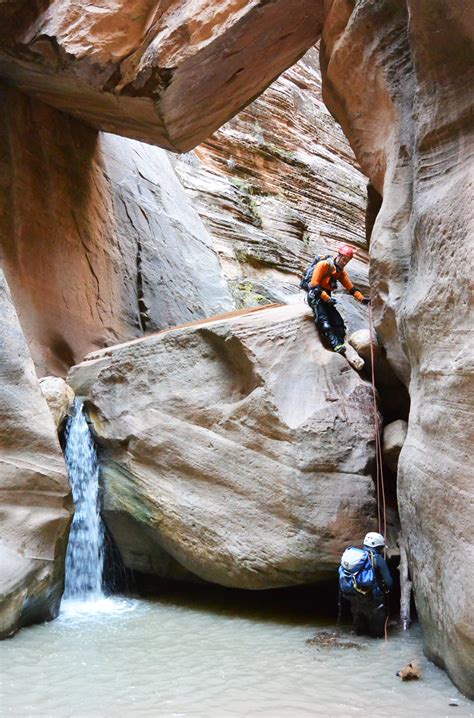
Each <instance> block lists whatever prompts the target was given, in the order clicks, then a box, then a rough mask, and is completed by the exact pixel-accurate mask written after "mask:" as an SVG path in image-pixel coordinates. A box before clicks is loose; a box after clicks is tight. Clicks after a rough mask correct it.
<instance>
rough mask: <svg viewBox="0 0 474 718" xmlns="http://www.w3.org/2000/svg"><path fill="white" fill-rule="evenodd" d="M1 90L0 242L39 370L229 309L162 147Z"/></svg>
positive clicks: (60, 371)
mask: <svg viewBox="0 0 474 718" xmlns="http://www.w3.org/2000/svg"><path fill="white" fill-rule="evenodd" d="M3 92H4V100H5V101H4V102H3V103H1V105H0V130H1V131H0V214H1V216H2V222H3V225H2V231H1V232H0V250H1V253H2V265H3V269H4V271H5V275H6V277H7V279H8V282H9V285H10V289H11V292H12V296H13V299H14V302H15V307H16V310H17V312H18V315H19V318H20V321H21V324H22V327H23V331H24V332H25V335H26V338H27V340H28V343H29V346H30V350H31V353H32V356H33V360H34V361H35V365H36V368H37V371H38V373H39V374H40V375H45V374H56V375H59V376H61V375H64V374H65V373H66V372H67V370H68V369H69V367H70V366H71V364H75V363H77V362H78V361H81V359H82V358H83V357H84V355H85V354H86V353H87V352H89V351H92V350H93V349H97V348H101V347H104V346H107V345H109V344H116V343H117V342H120V341H126V340H127V339H132V338H133V337H136V336H141V335H142V334H143V333H144V332H145V331H150V330H151V331H153V330H156V329H163V328H165V327H169V326H174V325H176V324H181V323H183V322H187V321H193V320H194V319H200V318H203V317H205V316H209V315H210V314H215V313H218V312H222V311H229V310H231V309H233V307H234V304H233V301H232V297H231V295H230V292H229V290H228V287H227V284H226V282H225V280H224V278H223V276H222V273H221V269H220V265H219V260H218V257H217V254H216V252H215V251H214V250H213V249H212V246H211V244H212V240H211V237H210V236H209V233H208V232H207V230H206V228H205V227H204V224H203V222H202V220H201V219H200V217H199V215H198V214H197V212H196V211H195V210H194V209H193V208H192V206H191V205H190V202H189V200H188V198H187V196H186V194H185V192H184V190H183V188H182V186H181V185H180V183H179V180H178V179H177V177H176V175H175V173H174V172H173V169H172V167H171V164H170V161H169V159H168V156H167V153H166V152H165V151H164V150H160V149H158V148H156V147H151V146H148V145H143V144H141V143H139V142H135V141H133V140H128V139H125V138H122V137H114V136H112V135H106V134H102V133H98V132H96V131H95V130H93V129H91V128H90V127H87V126H86V125H84V124H83V123H82V122H78V121H77V120H75V119H73V118H71V117H68V116H67V115H64V114H63V113H61V112H58V111H57V110H54V109H52V108H51V107H48V106H46V105H44V104H43V103H41V102H38V101H36V100H33V99H31V98H29V97H27V96H26V95H23V94H22V93H20V92H18V91H16V90H14V89H11V88H7V87H5V88H4V89H3ZM32 218H34V221H32Z"/></svg>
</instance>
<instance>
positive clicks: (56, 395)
mask: <svg viewBox="0 0 474 718" xmlns="http://www.w3.org/2000/svg"><path fill="white" fill-rule="evenodd" d="M39 385H40V389H41V392H42V394H43V396H44V398H45V399H46V401H47V402H48V406H49V409H50V411H51V414H52V415H53V419H54V423H55V424H56V428H57V429H59V428H60V426H61V424H62V423H63V421H64V419H65V418H66V416H67V415H68V412H69V409H70V408H71V406H72V405H73V403H74V396H75V395H74V391H73V390H72V389H71V387H70V386H69V385H68V384H66V382H65V381H64V379H62V378H61V377H59V376H45V377H43V378H42V379H40V380H39Z"/></svg>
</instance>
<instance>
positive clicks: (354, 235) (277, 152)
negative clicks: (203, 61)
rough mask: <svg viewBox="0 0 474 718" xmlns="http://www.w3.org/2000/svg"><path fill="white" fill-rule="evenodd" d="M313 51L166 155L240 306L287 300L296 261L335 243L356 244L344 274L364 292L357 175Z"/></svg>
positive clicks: (294, 287) (361, 191) (361, 194)
mask: <svg viewBox="0 0 474 718" xmlns="http://www.w3.org/2000/svg"><path fill="white" fill-rule="evenodd" d="M318 54H319V53H318V49H317V48H311V50H309V51H308V52H307V53H306V54H305V56H304V57H303V58H302V59H301V60H300V61H299V62H298V63H296V64H295V65H294V66H293V67H291V68H290V69H289V70H287V71H286V72H285V73H284V74H283V75H282V76H281V77H279V78H278V80H276V81H275V82H274V83H273V84H272V85H271V86H270V87H269V88H267V90H265V92H264V93H262V95H260V97H259V98H257V100H255V101H254V102H252V104H250V105H249V106H248V107H247V108H246V109H245V110H243V111H242V112H240V113H239V114H238V115H236V117H234V118H233V119H232V120H230V121H229V122H227V123H226V124H225V125H224V126H223V127H222V128H221V129H219V130H218V131H217V132H216V133H215V134H214V135H213V137H212V138H210V139H209V140H208V141H207V142H205V143H204V144H202V145H199V146H198V147H197V148H196V149H195V150H194V151H193V152H189V153H187V154H185V155H181V156H179V157H178V158H177V159H176V161H175V168H176V171H177V173H178V175H179V177H180V178H181V180H182V182H183V184H184V187H185V188H186V190H187V191H188V193H189V196H190V198H191V199H192V203H193V206H194V207H195V208H196V209H197V210H198V212H199V214H200V216H201V217H202V219H203V221H204V223H205V224H206V227H207V228H208V230H209V232H210V234H211V236H212V238H213V243H214V247H215V248H216V249H217V251H218V252H219V256H220V260H221V266H222V269H223V271H224V273H225V275H226V277H227V279H228V282H229V285H230V287H231V289H232V291H233V293H234V297H235V301H236V302H237V303H238V304H239V305H241V306H248V305H250V304H255V303H264V302H265V301H267V302H268V301H292V300H293V299H294V296H295V294H298V291H299V290H298V283H299V275H300V274H301V271H302V268H303V267H305V266H306V265H307V264H309V262H310V261H311V260H312V258H313V257H314V255H315V254H318V253H319V254H324V253H327V252H335V250H336V248H337V246H338V245H339V244H340V243H341V242H346V243H349V244H351V245H352V246H353V247H354V248H356V249H357V253H356V258H355V259H354V261H353V262H352V263H351V267H350V272H351V276H352V277H353V278H354V281H355V282H356V283H357V284H359V285H360V286H361V287H362V288H363V290H365V291H367V290H368V278H367V260H368V256H367V252H366V238H365V231H364V220H365V207H366V179H365V178H364V177H363V175H362V174H361V172H360V170H359V168H358V167H357V166H356V162H355V159H354V155H353V153H352V150H351V149H350V147H349V145H348V143H347V140H346V138H345V137H344V135H343V133H342V131H341V129H340V127H339V126H338V125H337V124H336V123H335V122H334V120H333V118H332V117H331V115H330V114H329V112H328V111H327V109H326V107H325V106H324V103H323V101H322V96H321V74H320V69H319V58H318ZM352 305H353V306H352V311H353V314H354V317H353V319H354V320H355V321H357V319H356V315H357V313H358V312H359V314H360V319H359V322H362V321H363V317H364V316H365V317H366V315H367V312H366V310H363V309H362V308H361V307H360V305H357V304H355V303H352ZM349 306H350V304H349Z"/></svg>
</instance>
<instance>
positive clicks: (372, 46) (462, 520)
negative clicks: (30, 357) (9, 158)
mask: <svg viewBox="0 0 474 718" xmlns="http://www.w3.org/2000/svg"><path fill="white" fill-rule="evenodd" d="M191 4H192V13H191V10H190V8H191ZM95 6H96V7H99V8H100V10H101V11H100V12H98V13H97V12H96V13H93V12H92V6H89V5H85V7H83V8H82V9H81V15H78V14H77V6H76V5H74V4H70V3H67V4H66V3H64V1H63V0H55V1H54V2H51V3H49V4H48V3H46V4H41V7H40V6H39V3H33V4H25V3H24V2H21V0H18V1H17V2H14V3H7V4H5V3H2V5H1V10H0V17H1V18H2V20H3V22H2V24H1V25H2V33H1V36H0V46H1V52H0V74H1V75H2V76H4V77H5V78H7V80H8V81H9V82H10V83H13V84H16V85H17V86H18V88H20V89H22V90H24V91H26V92H29V93H31V94H33V95H35V96H36V97H37V98H40V99H42V100H44V101H46V102H48V103H50V104H52V105H54V106H56V107H57V108H59V109H62V110H64V111H66V112H68V113H71V114H75V115H76V117H79V118H82V119H83V120H86V121H87V122H88V123H89V124H91V125H93V126H94V127H95V128H100V129H108V130H112V131H114V132H118V133H121V134H124V135H127V136H130V137H135V138H139V139H146V140H147V141H153V142H157V143H158V144H161V145H162V146H164V147H165V148H171V149H178V150H189V149H191V148H192V147H194V146H195V145H196V144H198V143H199V142H201V141H202V140H204V139H205V138H206V137H207V136H208V135H209V133H211V132H212V131H213V130H215V129H216V128H217V127H218V126H219V125H220V124H222V122H223V121H224V120H226V119H228V118H229V117H230V116H231V115H233V114H234V113H235V112H236V111H237V109H239V108H241V107H243V106H244V105H245V104H246V103H247V102H249V101H250V99H251V98H253V97H255V96H256V95H257V94H259V93H260V92H261V91H262V89H263V88H264V87H266V86H267V85H268V84H269V82H270V81H271V80H272V79H273V78H274V77H275V76H276V75H277V74H278V73H279V72H281V70H283V69H284V68H285V67H287V66H289V65H290V64H291V63H292V62H294V61H295V60H296V59H298V58H299V57H300V56H301V55H302V53H303V52H304V51H305V50H306V49H307V48H309V47H310V46H311V45H312V44H314V42H315V41H316V40H317V38H318V35H319V32H320V30H321V28H322V23H323V17H322V14H323V11H324V15H325V17H324V30H323V37H322V45H321V58H322V68H323V93H324V98H325V102H326V103H327V105H328V107H329V109H330V110H331V112H332V113H333V114H334V116H335V117H336V118H337V119H338V120H339V121H340V123H341V125H342V127H343V129H344V132H345V134H346V135H347V137H348V138H349V141H350V143H351V146H352V148H353V149H354V151H355V154H356V157H357V159H358V161H359V163H360V165H361V168H362V170H363V171H364V173H365V174H366V175H367V176H368V177H369V178H370V181H371V189H370V195H369V199H370V202H369V207H368V210H369V211H368V215H367V221H368V226H370V227H372V225H373V230H372V234H371V238H370V255H371V275H370V284H371V295H372V298H373V300H374V314H375V320H376V324H377V330H378V333H379V336H380V339H381V341H382V342H383V344H384V346H385V348H386V350H387V353H388V357H389V360H390V362H391V363H392V366H393V367H394V368H395V369H396V371H397V373H398V375H399V377H400V378H401V379H403V381H404V382H405V384H406V385H407V386H408V388H409V391H410V396H411V412H410V417H409V422H408V432H407V439H406V442H405V445H404V447H403V449H402V452H401V455H400V459H399V468H398V474H399V476H398V481H399V505H400V512H401V519H402V529H403V533H404V534H405V538H406V539H407V542H408V549H409V555H410V563H411V568H412V573H413V580H414V586H415V591H416V600H417V606H418V610H419V615H420V618H421V621H422V624H423V627H424V629H425V631H424V634H425V648H426V651H427V653H428V655H429V656H430V657H431V658H432V659H433V660H435V661H436V662H437V663H439V664H441V665H443V666H445V667H446V669H447V670H448V672H449V673H450V675H451V676H452V678H453V679H454V680H455V682H456V683H457V685H459V686H460V687H461V688H462V689H463V690H464V691H465V692H466V693H471V694H472V686H473V685H474V677H473V674H472V671H473V668H472V660H471V658H470V657H471V656H472V655H473V654H474V636H473V621H472V607H471V604H472V601H470V597H471V595H472V593H473V583H474V576H473V570H474V569H473V566H474V561H473V545H472V530H471V527H470V523H471V518H470V517H471V516H472V470H471V469H470V468H469V466H472V462H471V461H470V456H469V455H468V453H467V451H466V447H468V446H469V445H470V442H471V443H472V438H474V437H473V436H472V433H473V423H472V418H471V417H472V405H473V397H472V359H471V357H472V333H471V332H470V331H469V328H470V314H469V311H470V304H471V294H470V292H471V287H470V281H469V278H470V268H471V267H472V243H470V244H468V242H467V238H468V237H469V236H472V225H473V219H472V201H471V199H472V174H471V170H470V164H469V158H470V155H471V153H472V147H473V141H472V114H471V107H472V91H471V88H472V86H473V83H472V80H473V77H472V66H470V67H469V66H468V58H470V57H471V56H472V55H473V47H472V28H473V27H474V18H473V12H474V9H473V6H472V3H470V2H468V0H452V1H450V2H447V0H381V1H380V2H377V3H374V2H371V1H369V0H356V2H354V1H353V0H351V1H349V0H326V1H325V2H317V3H315V2H310V0H306V1H303V0H292V1H291V2H289V1H287V0H285V1H284V0H280V1H278V0H276V1H275V2H266V1H264V0H262V1H260V2H256V1H251V0H248V2H241V1H239V2H238V1H237V0H227V1H226V2H225V3H224V4H223V5H222V4H219V7H216V4H215V3H210V2H208V1H206V0H198V2H197V3H196V2H193V3H191V0H175V2H172V1H171V2H167V3H165V4H162V3H160V4H159V5H158V4H157V3H153V2H151V3H147V4H146V6H145V4H144V3H143V2H140V0H136V2H135V3H134V4H133V8H132V9H131V11H130V12H126V11H124V9H123V8H124V3H123V2H118V3H117V4H116V5H114V7H113V8H110V6H109V5H108V4H106V3H105V2H104V3H99V4H98V5H97V3H96V4H95ZM190 18H192V20H190ZM119 20H120V22H118V21H119ZM45 112H46V110H45ZM47 112H50V110H48V111H47ZM57 116H59V113H58V115H57ZM55 117H56V115H55ZM61 117H62V115H61ZM70 122H72V120H71V121H70ZM289 124H291V122H289ZM80 127H81V128H84V127H85V126H83V125H82V124H81V125H80ZM254 129H255V128H254ZM80 131H81V132H82V131H84V132H85V130H83V129H81V130H80ZM87 132H88V133H89V132H90V129H89V128H87ZM94 137H95V138H96V139H95V140H94V139H93V138H94ZM96 141H97V135H95V134H94V135H90V137H89V139H86V140H85V143H86V147H85V151H86V152H87V153H89V154H93V148H92V147H91V145H92V144H94V143H95V142H96ZM213 142H214V141H213V140H212V141H211V145H212V143H213ZM265 142H266V143H267V147H266V148H265V147H264V145H265ZM256 144H259V145H263V146H262V147H260V150H259V152H260V154H263V159H264V162H263V164H265V162H267V159H266V157H267V155H268V154H270V155H271V156H273V157H274V156H275V155H277V156H278V155H279V156H280V159H281V157H282V156H284V154H283V153H284V152H285V150H283V151H282V149H281V147H282V145H281V144H280V142H275V141H273V140H271V141H270V143H268V140H266V138H265V135H263V143H262V142H261V137H260V134H259V130H257V132H256ZM268 144H270V145H271V146H270V147H268ZM43 147H45V148H47V144H46V143H45V142H44V141H42V142H41V143H40V147H39V150H38V151H43ZM213 152H214V157H212V153H210V150H209V149H202V150H199V153H198V159H199V160H200V161H204V160H203V159H201V158H204V157H207V159H206V161H207V162H208V163H209V164H210V163H211V162H212V163H214V162H216V161H217V160H216V159H215V158H216V157H217V154H218V151H216V150H213ZM216 152H217V154H216ZM286 152H287V153H288V150H286ZM45 156H46V158H48V157H49V152H48V151H46V152H45ZM286 160H287V162H286V164H287V165H291V162H290V161H289V160H291V161H293V160H296V162H298V161H299V157H298V156H297V157H296V158H295V157H291V156H286ZM36 161H37V160H36V159H35V162H36ZM234 161H235V163H236V166H238V165H239V161H241V160H240V158H237V159H235V158H234ZM272 161H273V160H272ZM178 164H180V163H178ZM231 164H232V163H231ZM7 166H8V165H7ZM296 166H298V165H296ZM89 171H90V164H88V165H87V167H86V168H85V173H89ZM182 175H183V173H182ZM58 176H60V175H58ZM39 177H40V180H39V181H38V182H37V185H38V186H37V188H36V190H35V191H36V192H37V193H38V195H39V196H40V197H42V194H41V193H42V192H44V194H45V197H44V199H43V200H42V201H43V203H44V204H46V203H47V202H48V201H49V196H50V194H51V191H50V193H49V194H48V193H47V192H46V189H45V188H47V177H46V175H45V176H44V177H43V176H42V175H41V173H40V175H39ZM88 177H89V180H90V181H87V182H86V183H85V185H84V180H82V183H83V187H84V188H83V191H84V193H85V199H84V201H86V202H87V196H88V193H89V188H90V187H94V181H93V180H92V179H91V177H90V175H89V176H88ZM7 178H8V181H10V179H9V178H10V173H8V172H7ZM237 179H239V178H237ZM41 182H44V185H45V188H43V187H42V186H41ZM244 182H247V183H248V184H242V181H240V184H239V182H237V184H236V185H234V189H235V193H236V197H235V199H236V201H238V202H240V211H241V213H242V214H246V215H247V217H249V218H251V219H252V221H253V225H254V228H255V230H259V229H262V228H265V223H266V226H267V227H268V226H269V224H271V222H272V214H271V213H269V212H267V210H266V209H265V212H263V209H262V206H263V205H264V204H265V205H266V204H267V199H265V203H264V202H263V201H262V200H260V199H259V195H258V193H255V192H254V191H253V189H252V191H249V186H251V183H250V182H249V180H248V179H246V178H244ZM78 183H79V186H81V178H79V179H78ZM187 183H188V185H189V188H190V190H192V191H193V192H194V191H196V190H195V187H191V185H190V183H189V182H187ZM59 184H60V182H59ZM57 185H58V182H57V181H56V182H55V183H54V186H55V187H57ZM66 186H67V183H66ZM257 189H258V187H257ZM61 191H63V188H61ZM272 191H274V187H273V188H272ZM303 204H304V203H303ZM262 215H263V216H262ZM259 217H260V218H259ZM274 217H275V215H273V221H274ZM306 217H309V215H308V212H306ZM71 221H72V220H71ZM298 221H299V222H300V221H301V218H300V217H298ZM260 222H261V224H262V227H259V226H258V225H259V224H260ZM322 224H323V225H324V224H325V223H324V222H323V223H322ZM338 224H339V223H338ZM59 225H60V226H61V223H59ZM25 226H26V227H27V229H28V231H30V229H31V222H28V215H27V217H26V225H25ZM55 226H56V223H55V222H54V221H53V222H51V224H50V228H51V227H52V228H54V227H55ZM311 227H316V229H317V225H315V224H314V223H313V225H311V224H310V230H306V229H305V225H304V222H303V225H302V224H296V228H297V230H298V231H300V234H301V241H303V237H305V236H306V235H305V232H308V233H310V231H313V230H312V229H311ZM8 231H10V230H8ZM12 231H13V235H12V236H14V237H16V236H17V234H19V235H20V236H21V222H20V223H18V224H16V225H15V229H14V230H12ZM132 232H133V230H132ZM138 233H139V234H141V231H140V232H138ZM61 234H64V233H63V232H62V233H61ZM80 234H81V232H80V231H78V236H77V240H76V241H78V242H79V241H80V242H81V243H83V241H84V240H83V239H81V237H80ZM99 234H100V233H99ZM277 234H278V233H276V236H277ZM134 236H136V235H135V234H134ZM249 236H250V235H249V233H248V232H247V234H246V238H245V240H244V241H243V246H241V250H242V251H244V253H245V251H246V250H247V248H246V246H245V244H247V245H249V244H250V242H249V240H248V238H249ZM90 241H91V240H87V239H86V244H89V245H90ZM94 241H97V247H98V251H100V252H103V253H113V251H117V250H116V249H112V244H111V243H108V244H104V242H107V241H108V240H107V238H105V239H103V240H101V239H100V238H99V237H97V238H95V239H94ZM298 241H299V240H298ZM294 242H295V234H294V232H293V233H292V239H291V243H292V244H291V246H294ZM136 246H137V244H136V241H135V244H134V247H135V250H136ZM273 246H274V247H275V245H273ZM277 246H278V245H277ZM26 247H27V245H26ZM99 248H100V250H99ZM15 251H16V250H15ZM237 251H238V249H237ZM232 252H234V255H235V250H232ZM84 253H85V255H86V257H85V259H84V257H82V259H81V262H82V266H83V267H85V266H86V264H87V256H88V254H90V251H89V250H87V251H85V252H84V251H83V254H84ZM25 254H27V249H26V250H23V252H22V254H21V256H20V255H19V257H18V258H14V261H13V260H12V259H11V255H10V254H9V255H8V256H7V267H6V269H7V274H8V278H9V281H11V284H12V292H13V295H14V296H15V295H16V294H17V292H16V286H15V277H16V276H17V272H16V271H15V272H13V271H9V267H10V266H16V265H15V262H17V261H19V260H21V261H25V260H24V257H25ZM221 255H222V251H221ZM247 255H248V256H249V260H250V261H249V264H251V263H252V261H253V263H254V265H255V260H252V253H251V252H250V253H249V252H247ZM42 256H44V254H43V255H42ZM240 256H242V255H240ZM134 257H135V263H137V262H136V253H135V255H134ZM264 258H265V257H264ZM237 261H238V262H239V268H238V273H237V279H240V274H239V272H240V271H241V268H242V264H241V262H240V261H239V256H237ZM246 261H247V260H245V262H246ZM284 261H285V262H286V260H284ZM140 262H141V259H140ZM286 263H287V262H286ZM257 264H258V257H257ZM287 264H288V263H287ZM36 265H37V263H35V268H36ZM229 266H230V269H232V267H233V268H234V269H235V267H236V262H235V256H234V257H233V258H232V260H231V262H230V263H229ZM244 269H245V267H244ZM88 271H89V272H90V273H91V275H92V270H91V269H89V270H88ZM140 271H141V270H140ZM229 271H230V270H229ZM245 271H246V270H245ZM285 271H287V270H286V269H285ZM291 271H293V270H291ZM32 276H33V275H32V272H31V270H29V272H28V276H26V275H25V277H24V278H23V279H24V282H25V284H26V285H27V286H28V283H29V282H30V283H31V282H32V279H31V277H32ZM136 276H138V273H137V274H136ZM112 280H113V277H112V279H111V282H112V285H113V281H112ZM94 281H95V280H93V279H92V277H91V278H90V287H91V289H90V290H89V295H90V297H94V296H95V295H94V292H93V290H92V287H94ZM132 284H133V286H134V290H133V297H134V298H133V302H132V305H133V309H132V310H131V311H130V312H129V314H130V315H133V320H132V322H138V323H140V322H146V316H147V308H146V306H145V305H146V302H143V300H141V302H140V301H138V300H139V299H140V296H139V295H140V290H139V288H137V281H136V277H135V279H134V280H132ZM107 291H108V292H109V294H110V298H111V302H112V304H113V303H114V299H115V297H116V296H117V292H118V291H119V290H118V289H116V288H115V287H114V286H109V288H108V290H107ZM224 291H225V290H224ZM114 292H115V293H114ZM263 294H264V292H263ZM234 296H235V290H234ZM15 301H16V300H15ZM88 301H89V302H90V303H91V305H92V299H91V298H89V299H88ZM243 303H245V302H243ZM20 304H21V303H20ZM69 304H70V306H73V305H71V303H69ZM119 304H120V302H119ZM25 306H26V305H25ZM20 309H21V307H20V308H19V312H20V314H22V312H21V311H20ZM93 311H94V308H92V309H91V312H93ZM125 314H127V312H125ZM27 315H28V311H25V312H23V316H22V321H25V326H27V325H26V321H27V320H24V317H25V316H27ZM121 316H122V315H121ZM140 317H141V318H140ZM31 321H32V322H33V318H32V319H31ZM104 324H105V325H107V326H108V321H107V322H104ZM35 325H36V322H35ZM114 332H115V337H114ZM27 333H29V334H30V335H33V334H34V332H33V330H31V331H29V332H27ZM118 337H119V332H117V331H116V329H115V325H113V326H112V331H111V333H110V338H107V341H109V340H112V341H116V340H117V339H118ZM33 350H34V347H33ZM56 355H57V357H58V359H57V361H58V364H57V366H58V367H62V369H63V370H64V367H65V366H66V364H67V363H68V362H71V361H73V360H75V357H77V356H78V355H80V350H78V351H77V353H76V354H74V353H72V354H71V353H68V352H67V351H64V352H61V351H59V352H57V353H56ZM64 357H66V358H64ZM55 361H56V360H55ZM55 366H56V365H55Z"/></svg>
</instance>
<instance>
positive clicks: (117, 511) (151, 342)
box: [69, 305, 375, 589]
mask: <svg viewBox="0 0 474 718" xmlns="http://www.w3.org/2000/svg"><path fill="white" fill-rule="evenodd" d="M69 382H70V383H71V386H73V387H74V388H75V391H76V393H78V394H80V395H84V396H86V401H87V405H88V407H89V411H90V416H91V419H92V422H93V426H94V430H95V432H96V435H97V438H98V441H99V443H100V445H101V446H102V461H103V483H104V509H105V518H106V521H107V523H108V525H109V528H110V530H111V531H112V533H113V536H114V539H115V541H116V543H117V546H118V548H119V550H120V551H121V553H122V557H123V560H124V562H125V564H126V565H127V566H128V567H129V568H136V569H137V570H140V571H145V572H147V573H156V574H158V575H163V561H162V556H163V550H164V551H165V552H166V553H168V554H170V555H171V556H172V557H173V559H174V560H175V561H176V562H177V563H178V564H180V565H181V566H183V567H184V568H185V569H186V570H187V571H189V572H191V573H193V574H196V575H197V576H198V577H200V578H202V579H204V580H206V581H211V582H215V583H219V584H222V585H225V586H234V587H241V588H254V589H255V588H270V587H276V586H289V585H294V584H300V583H307V582H312V581H317V580H322V579H324V578H329V577H333V576H334V570H335V567H336V566H337V563H338V561H339V558H340V554H341V552H342V550H343V548H344V547H345V545H347V544H348V543H350V542H353V541H354V540H362V538H363V535H364V533H365V530H366V529H368V528H369V527H372V526H373V522H374V515H375V502H374V487H373V482H372V479H371V477H370V466H371V463H372V461H373V451H374V449H373V425H372V419H371V413H370V408H371V400H372V399H371V390H370V386H369V385H368V384H367V383H366V382H364V381H363V380H361V379H360V377H359V375H358V374H357V373H356V372H355V371H353V370H352V369H351V368H350V367H349V365H348V364H347V362H346V361H345V359H343V358H342V357H340V356H339V355H336V354H334V353H332V352H329V351H327V350H326V349H324V348H323V347H322V345H321V344H320V342H319V341H318V339H317V336H316V332H315V329H314V325H313V323H312V321H311V316H310V313H309V310H308V309H307V308H306V307H304V306H301V305H300V306H282V307H273V308H268V309H261V310H256V311H253V312H252V311H251V312H246V313H240V314H237V315H234V316H232V315H229V316H228V317H226V316H224V317H222V318H221V319H216V320H214V321H207V322H202V323H198V324H195V325H193V326H190V327H185V328H177V329H174V330H171V331H167V332H162V333H160V334H157V335H155V336H151V337H148V338H145V339H142V340H138V341H135V342H132V343H129V344H125V345H123V346H118V347H111V348H109V349H107V350H105V351H104V352H99V353H95V354H92V355H90V356H89V357H88V358H87V360H86V361H84V362H83V363H82V364H80V365H78V366H76V367H74V368H73V369H72V371H71V373H70V375H69ZM121 517H126V518H127V521H128V522H129V523H130V521H132V522H133V526H134V531H133V532H131V531H122V530H121V529H120V524H121V521H120V520H119V519H120V518H121ZM121 525H122V528H124V527H125V526H126V523H123V522H122V524H121ZM142 536H146V537H147V539H146V541H145V540H144V539H143V538H142ZM154 545H156V546H158V547H159V549H160V550H159V551H155V550H154V549H153V546H154ZM165 575H166V572H165Z"/></svg>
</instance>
